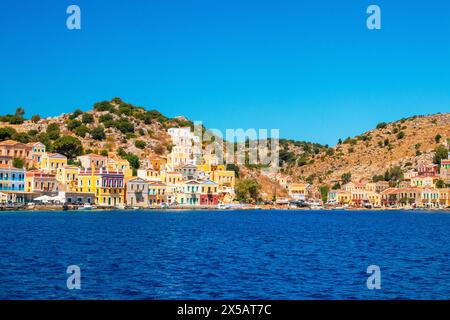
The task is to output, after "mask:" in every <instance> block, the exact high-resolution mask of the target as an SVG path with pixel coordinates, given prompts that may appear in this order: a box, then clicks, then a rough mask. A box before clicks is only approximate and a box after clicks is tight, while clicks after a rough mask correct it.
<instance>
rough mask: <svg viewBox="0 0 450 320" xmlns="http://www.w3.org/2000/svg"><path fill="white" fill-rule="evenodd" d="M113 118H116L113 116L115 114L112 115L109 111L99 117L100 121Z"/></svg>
mask: <svg viewBox="0 0 450 320" xmlns="http://www.w3.org/2000/svg"><path fill="white" fill-rule="evenodd" d="M112 120H114V118H113V116H112V115H111V114H109V113H106V114H102V115H101V116H100V117H99V118H98V121H100V122H102V123H103V122H107V121H112Z"/></svg>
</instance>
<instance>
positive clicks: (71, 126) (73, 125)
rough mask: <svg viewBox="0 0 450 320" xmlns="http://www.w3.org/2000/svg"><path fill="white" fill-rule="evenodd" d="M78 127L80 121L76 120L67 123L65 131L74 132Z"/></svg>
mask: <svg viewBox="0 0 450 320" xmlns="http://www.w3.org/2000/svg"><path fill="white" fill-rule="evenodd" d="M79 126H81V121H78V120H70V121H69V122H68V123H67V129H69V130H70V131H74V130H75V129H76V128H78V127H79Z"/></svg>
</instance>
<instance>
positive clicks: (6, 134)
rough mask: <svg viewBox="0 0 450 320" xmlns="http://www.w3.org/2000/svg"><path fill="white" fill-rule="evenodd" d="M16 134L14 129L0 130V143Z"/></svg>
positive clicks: (5, 128)
mask: <svg viewBox="0 0 450 320" xmlns="http://www.w3.org/2000/svg"><path fill="white" fill-rule="evenodd" d="M16 133H17V131H16V129H14V128H10V127H3V128H0V141H4V140H8V139H11V137H12V136H13V135H14V134H16Z"/></svg>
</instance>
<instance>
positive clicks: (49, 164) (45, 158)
mask: <svg viewBox="0 0 450 320" xmlns="http://www.w3.org/2000/svg"><path fill="white" fill-rule="evenodd" d="M40 164H41V170H42V171H44V172H49V173H56V172H57V170H58V168H63V167H64V166H67V157H66V156H64V155H62V154H59V153H44V154H43V155H42V157H41V162H40Z"/></svg>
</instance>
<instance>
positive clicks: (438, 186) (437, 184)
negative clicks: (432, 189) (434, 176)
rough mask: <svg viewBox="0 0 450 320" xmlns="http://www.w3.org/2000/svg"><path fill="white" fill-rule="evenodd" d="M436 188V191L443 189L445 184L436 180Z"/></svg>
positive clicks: (440, 180)
mask: <svg viewBox="0 0 450 320" xmlns="http://www.w3.org/2000/svg"><path fill="white" fill-rule="evenodd" d="M436 188H438V189H443V188H445V182H444V180H442V179H438V180H437V181H436Z"/></svg>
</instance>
